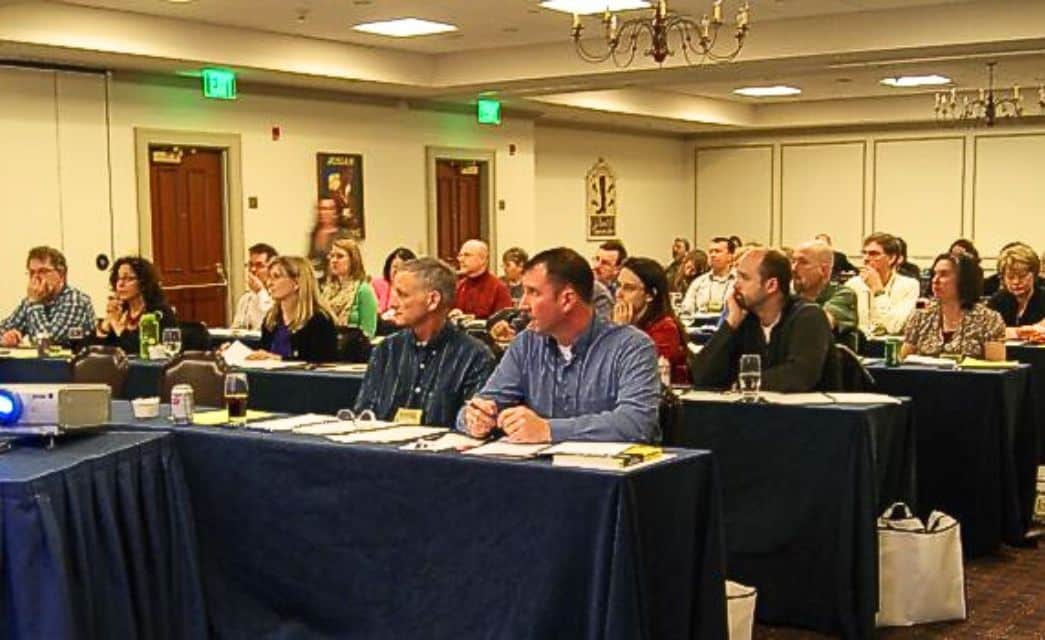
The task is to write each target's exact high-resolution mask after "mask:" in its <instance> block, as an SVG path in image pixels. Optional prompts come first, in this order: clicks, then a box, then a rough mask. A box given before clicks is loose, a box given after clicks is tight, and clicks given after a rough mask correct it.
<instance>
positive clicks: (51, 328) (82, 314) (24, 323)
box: [0, 285, 94, 344]
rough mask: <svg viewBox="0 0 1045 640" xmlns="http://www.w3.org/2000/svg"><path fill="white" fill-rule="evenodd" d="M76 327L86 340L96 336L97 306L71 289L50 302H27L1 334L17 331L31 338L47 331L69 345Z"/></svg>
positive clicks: (0, 326) (65, 288) (2, 325)
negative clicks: (95, 307)
mask: <svg viewBox="0 0 1045 640" xmlns="http://www.w3.org/2000/svg"><path fill="white" fill-rule="evenodd" d="M73 327H80V328H81V329H83V330H84V335H85V336H89V335H91V334H92V333H94V305H93V304H91V299H90V298H89V297H88V296H87V294H85V293H83V292H82V291H80V290H78V289H73V288H72V287H70V286H69V285H65V286H63V287H62V290H61V291H59V292H58V295H56V296H55V297H54V298H53V299H51V300H48V301H47V302H29V300H28V299H23V300H22V301H21V302H20V303H19V304H18V307H17V308H16V309H15V310H14V313H12V314H11V315H10V316H9V317H8V318H7V319H5V320H4V321H3V322H0V331H9V330H11V329H17V330H18V331H19V332H21V334H22V335H23V336H30V337H32V336H35V335H36V334H38V333H40V332H41V331H47V332H48V333H50V334H51V339H52V340H53V341H55V342H59V343H62V344H66V343H68V341H69V329H72V328H73Z"/></svg>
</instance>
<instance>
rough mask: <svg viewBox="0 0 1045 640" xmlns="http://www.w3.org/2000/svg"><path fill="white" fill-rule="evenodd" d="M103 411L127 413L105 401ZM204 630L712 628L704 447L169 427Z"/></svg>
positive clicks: (647, 632) (672, 632) (714, 529)
mask: <svg viewBox="0 0 1045 640" xmlns="http://www.w3.org/2000/svg"><path fill="white" fill-rule="evenodd" d="M114 406H116V409H115V410H114V421H115V422H116V423H117V424H123V425H131V426H134V427H136V428H142V429H164V430H166V429H170V423H169V422H168V421H167V420H165V419H164V418H162V417H161V418H159V419H155V420H148V421H138V420H135V419H133V418H132V417H131V416H130V415H129V408H128V406H127V403H125V402H124V403H114ZM172 435H173V437H174V438H175V442H176V444H177V448H178V451H179V453H180V454H181V458H182V460H183V463H184V465H185V472H186V477H187V478H188V483H189V493H190V496H191V499H192V507H193V511H194V514H195V520H196V524H197V529H198V532H199V550H200V556H199V557H200V566H201V571H202V574H203V582H204V585H205V591H206V594H207V598H208V603H209V605H210V606H209V609H210V611H209V615H210V623H211V629H212V632H213V635H215V636H216V637H228V638H277V637H328V638H334V637H360V638H454V639H457V638H480V637H483V638H521V637H530V638H591V639H593V640H594V639H595V638H622V639H623V638H626V639H629V640H630V639H632V638H693V639H697V638H699V639H701V640H707V639H723V640H724V639H725V638H726V637H727V626H726V606H725V594H724V582H723V581H724V553H723V542H722V521H721V506H720V504H721V501H720V495H719V484H718V473H717V469H716V465H715V464H714V459H713V457H712V456H711V455H710V454H709V453H708V452H698V451H681V450H677V451H671V453H672V454H674V455H675V458H674V459H672V460H666V461H664V462H661V463H657V464H653V465H651V466H648V467H645V468H643V469H637V470H635V471H633V472H630V473H617V472H610V471H594V470H583V469H572V468H564V467H554V466H552V465H551V464H550V462H548V461H547V460H531V461H522V462H518V461H505V460H493V459H480V458H476V457H474V456H465V455H461V454H458V453H432V452H423V451H403V450H399V449H398V448H397V447H395V446H392V445H359V444H355V445H343V444H337V443H335V442H332V441H330V440H327V439H325V438H320V437H313V436H306V435H299V434H275V433H265V432H260V431H254V430H250V429H246V428H237V429H229V428H217V427H181V428H174V429H172Z"/></svg>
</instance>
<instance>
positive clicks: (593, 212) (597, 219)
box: [584, 158, 617, 240]
mask: <svg viewBox="0 0 1045 640" xmlns="http://www.w3.org/2000/svg"><path fill="white" fill-rule="evenodd" d="M584 183H585V218H586V219H587V223H588V239H589V240H597V239H601V238H615V237H617V176H616V174H615V173H613V169H611V168H610V165H608V164H606V161H605V160H603V159H602V158H599V159H598V160H597V161H596V162H595V164H593V165H592V167H591V169H588V175H587V176H586V177H585V180H584Z"/></svg>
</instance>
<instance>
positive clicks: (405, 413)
mask: <svg viewBox="0 0 1045 640" xmlns="http://www.w3.org/2000/svg"><path fill="white" fill-rule="evenodd" d="M393 420H394V421H395V422H397V423H399V424H421V410H420V409H405V408H400V409H399V410H398V411H396V415H395V418H394V419H393Z"/></svg>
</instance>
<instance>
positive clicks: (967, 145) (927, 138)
mask: <svg viewBox="0 0 1045 640" xmlns="http://www.w3.org/2000/svg"><path fill="white" fill-rule="evenodd" d="M694 157H695V158H696V166H695V172H696V182H697V200H696V212H695V216H696V227H697V236H698V241H699V242H702V243H703V242H706V240H707V239H708V237H710V235H712V231H714V232H715V233H717V232H720V231H724V230H725V227H724V226H723V224H722V222H723V219H724V218H730V217H732V218H734V219H735V220H736V221H735V222H734V223H733V227H732V228H733V229H737V231H736V233H739V234H740V235H741V237H743V238H744V240H745V241H746V240H748V235H751V236H752V239H755V240H759V241H763V237H762V236H761V235H760V234H759V233H757V231H758V230H759V229H763V228H765V227H766V224H765V219H766V212H765V203H766V202H772V205H771V206H772V219H773V220H774V224H773V226H772V233H771V237H770V238H769V241H770V242H771V243H773V244H789V245H794V244H796V243H798V242H801V241H803V240H805V239H809V238H811V236H812V235H814V234H815V233H817V232H818V231H823V232H827V233H830V234H831V235H832V236H833V238H834V239H835V244H836V246H837V247H838V248H840V249H841V250H842V251H844V252H846V253H848V254H850V255H858V254H859V251H860V241H861V238H862V236H864V235H866V234H868V233H870V232H872V231H879V230H880V231H889V232H892V233H896V234H898V235H900V236H902V237H904V238H905V239H906V240H907V241H908V244H909V246H910V255H911V259H912V260H913V261H915V262H916V263H918V264H919V266H927V263H928V262H929V261H930V260H931V258H932V257H933V256H935V255H936V254H937V253H940V252H942V251H946V249H947V248H948V247H949V246H950V243H951V242H952V241H953V240H954V239H956V238H958V237H961V236H964V237H967V238H970V239H972V240H973V241H974V242H975V243H976V245H977V246H978V247H979V248H980V250H981V252H982V253H983V255H984V256H985V258H986V261H985V266H987V267H988V269H989V268H990V267H992V266H993V263H994V257H995V256H996V254H997V251H998V249H999V248H1000V246H1001V245H1002V244H1004V243H1005V242H1008V241H1010V240H1017V239H1018V240H1023V241H1026V242H1029V243H1030V244H1032V245H1033V246H1034V247H1036V248H1037V249H1038V250H1039V251H1040V250H1042V249H1045V227H1043V226H1042V225H1041V219H1042V212H1045V182H1043V181H1042V180H1041V179H1040V176H1041V160H1042V158H1045V127H1042V126H1041V125H1040V124H1039V125H1037V126H1022V127H1021V126H1007V127H999V128H997V129H985V128H978V129H960V128H926V129H923V130H910V131H903V132H897V131H876V130H867V131H860V132H855V133H853V132H847V133H844V134H834V133H819V132H815V131H812V132H808V133H802V134H788V135H773V136H766V135H752V136H735V137H729V138H717V139H716V138H702V139H700V140H698V141H696V142H695V144H694ZM705 184H709V185H710V184H714V185H715V186H716V188H717V189H718V190H719V192H720V193H719V194H717V195H714V196H709V197H707V198H705V197H702V195H701V191H702V187H703V186H704V185H705ZM723 194H734V195H723ZM736 194H743V195H742V196H741V195H736ZM724 210H725V213H724V212H723V211H724ZM755 221H757V224H755ZM743 231H747V232H748V235H745V233H743ZM763 235H764V233H763Z"/></svg>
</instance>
